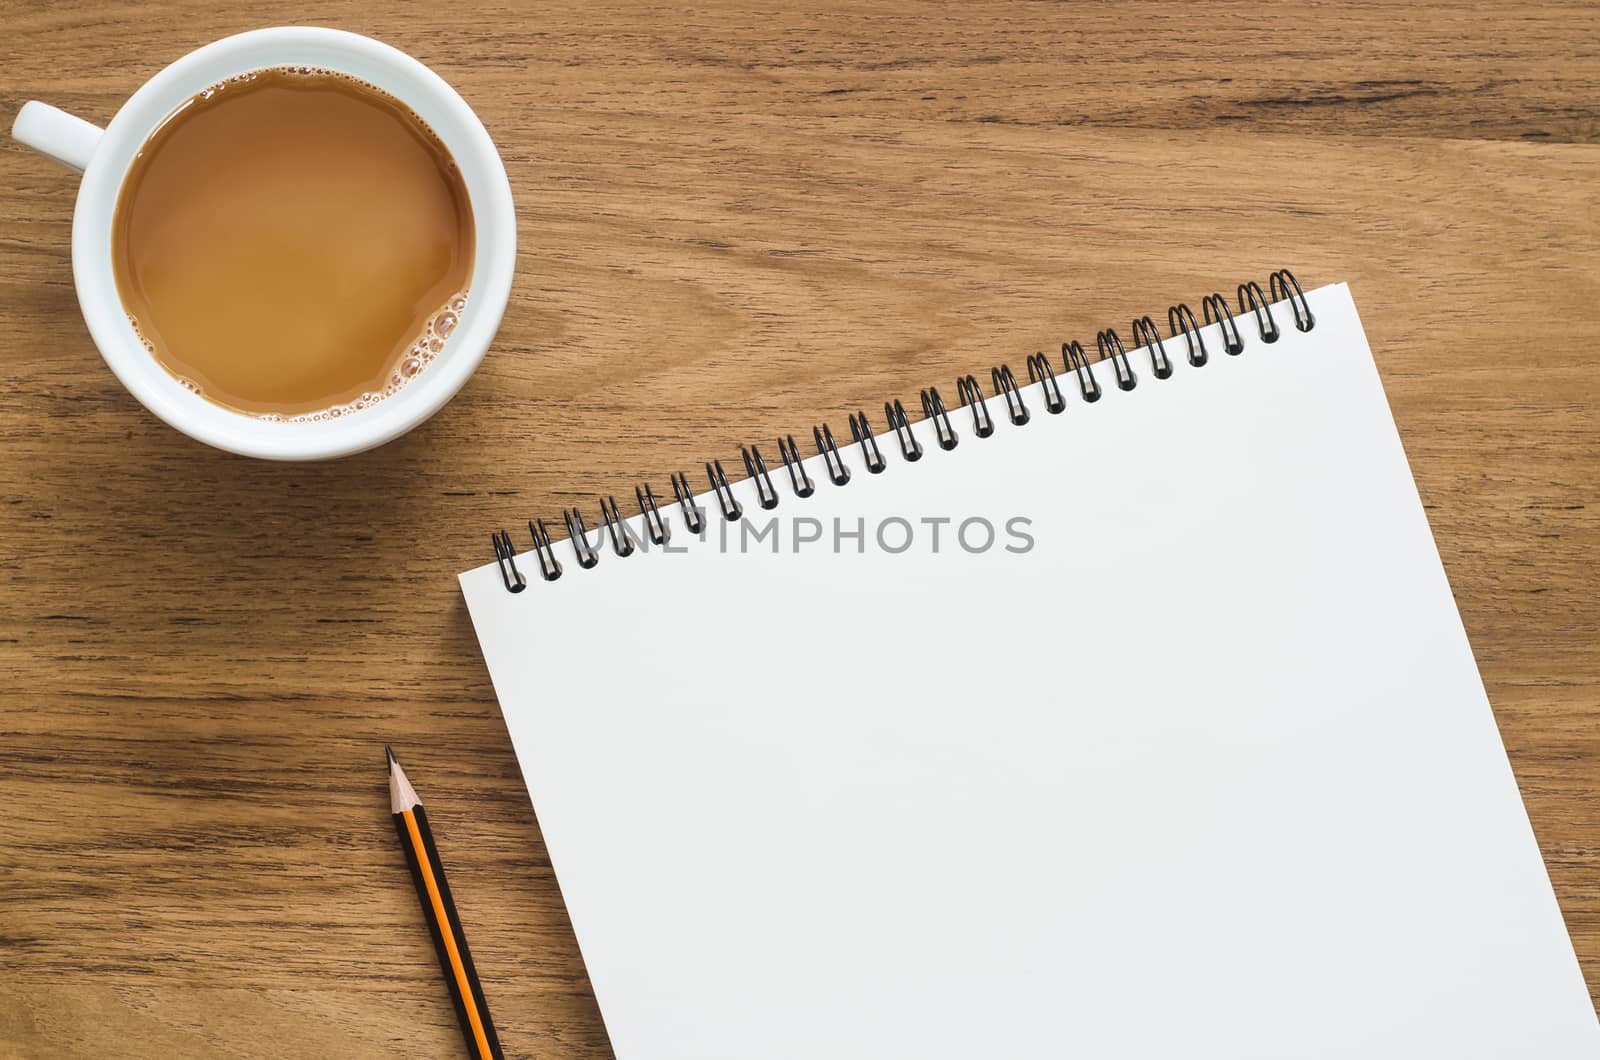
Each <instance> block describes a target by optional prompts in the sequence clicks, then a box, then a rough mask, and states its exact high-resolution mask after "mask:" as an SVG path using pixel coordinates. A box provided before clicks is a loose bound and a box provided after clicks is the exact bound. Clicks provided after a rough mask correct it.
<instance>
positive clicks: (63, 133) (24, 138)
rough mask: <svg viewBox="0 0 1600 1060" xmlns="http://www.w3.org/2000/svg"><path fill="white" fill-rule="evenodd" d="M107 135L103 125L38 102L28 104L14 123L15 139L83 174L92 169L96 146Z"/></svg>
mask: <svg viewBox="0 0 1600 1060" xmlns="http://www.w3.org/2000/svg"><path fill="white" fill-rule="evenodd" d="M104 134H105V130H104V129H102V128H100V126H98V125H91V124H89V123H88V122H86V121H84V120H83V119H82V118H76V117H73V116H72V115H71V114H68V113H67V112H66V111H64V110H60V109H58V108H56V107H52V106H50V104H48V103H40V102H39V101H38V100H29V101H28V102H26V103H24V104H23V105H22V109H21V110H20V111H18V112H17V120H16V121H15V122H13V123H12V124H11V138H12V139H13V140H16V141H17V142H18V143H21V144H26V145H27V146H29V147H31V148H33V149H34V150H35V151H37V152H39V153H40V154H41V155H45V156H47V157H49V158H53V159H55V160H56V161H57V162H60V163H61V164H62V165H64V166H66V167H68V168H69V169H75V170H77V171H78V172H79V173H82V172H83V171H84V170H85V169H87V168H89V159H90V158H92V157H93V156H94V149H95V145H96V144H98V143H99V142H100V137H101V136H103V135H104Z"/></svg>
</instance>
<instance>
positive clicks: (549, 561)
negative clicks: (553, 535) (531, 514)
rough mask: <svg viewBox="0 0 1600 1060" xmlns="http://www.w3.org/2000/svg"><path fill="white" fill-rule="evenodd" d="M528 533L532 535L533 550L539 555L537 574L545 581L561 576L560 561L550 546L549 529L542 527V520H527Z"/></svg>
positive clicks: (551, 580)
mask: <svg viewBox="0 0 1600 1060" xmlns="http://www.w3.org/2000/svg"><path fill="white" fill-rule="evenodd" d="M528 533H530V534H532V535H533V551H534V553H535V554H537V555H538V557H539V574H540V575H541V576H542V577H543V578H544V580H545V581H547V582H553V581H555V580H556V579H557V578H559V577H561V561H560V560H558V559H556V550H555V549H554V548H551V547H550V531H548V530H546V529H545V528H544V520H543V519H530V520H528Z"/></svg>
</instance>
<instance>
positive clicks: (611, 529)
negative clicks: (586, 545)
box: [600, 497, 644, 558]
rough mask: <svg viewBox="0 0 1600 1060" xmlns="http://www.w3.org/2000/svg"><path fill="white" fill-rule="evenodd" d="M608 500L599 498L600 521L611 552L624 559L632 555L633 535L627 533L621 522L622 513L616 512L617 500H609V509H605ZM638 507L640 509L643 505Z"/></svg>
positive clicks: (623, 523)
mask: <svg viewBox="0 0 1600 1060" xmlns="http://www.w3.org/2000/svg"><path fill="white" fill-rule="evenodd" d="M607 499H608V498H605V497H602V498H600V521H601V522H603V523H605V524H606V534H607V535H609V536H610V538H611V551H613V552H615V553H616V554H617V555H618V556H621V557H623V558H626V557H628V556H631V555H633V535H632V534H630V533H629V532H628V524H627V523H625V522H623V521H622V513H621V512H620V511H618V510H617V499H616V498H615V497H611V498H609V500H610V501H611V507H609V508H608V507H606V500H607ZM639 507H640V508H641V509H642V508H643V507H644V505H643V504H640V505H639Z"/></svg>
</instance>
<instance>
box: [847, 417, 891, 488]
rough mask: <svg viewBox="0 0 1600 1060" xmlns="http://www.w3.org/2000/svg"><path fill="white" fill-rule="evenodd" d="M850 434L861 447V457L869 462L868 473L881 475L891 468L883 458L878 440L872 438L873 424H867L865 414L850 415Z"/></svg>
mask: <svg viewBox="0 0 1600 1060" xmlns="http://www.w3.org/2000/svg"><path fill="white" fill-rule="evenodd" d="M850 433H851V435H853V436H854V437H855V440H856V444H857V445H859V446H860V447H861V455H862V456H864V457H866V460H867V473H868V474H871V475H877V474H881V473H882V472H883V469H884V468H886V467H888V466H889V461H887V460H885V459H884V458H883V451H882V450H881V449H879V448H878V439H876V438H874V437H873V436H872V424H871V423H868V422H867V414H866V413H865V412H855V413H851V415H850Z"/></svg>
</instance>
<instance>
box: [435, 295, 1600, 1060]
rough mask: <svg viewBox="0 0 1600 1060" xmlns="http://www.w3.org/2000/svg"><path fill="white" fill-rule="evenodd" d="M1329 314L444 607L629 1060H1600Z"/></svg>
mask: <svg viewBox="0 0 1600 1060" xmlns="http://www.w3.org/2000/svg"><path fill="white" fill-rule="evenodd" d="M1310 305H1311V306H1312V308H1313V310H1314V311H1315V313H1316V318H1317V319H1316V326H1315V328H1314V329H1313V330H1312V331H1310V332H1309V333H1305V334H1302V333H1300V332H1297V331H1296V330H1295V329H1294V327H1293V325H1292V323H1291V315H1290V313H1289V308H1288V306H1287V304H1280V305H1278V306H1277V307H1276V314H1277V319H1278V321H1279V323H1280V324H1281V325H1283V331H1284V336H1283V338H1282V339H1281V340H1280V341H1278V342H1277V343H1275V344H1271V345H1268V344H1265V343H1263V342H1262V341H1261V340H1260V338H1259V337H1258V335H1257V332H1256V329H1255V326H1254V324H1253V322H1252V321H1251V320H1250V318H1248V317H1243V318H1240V326H1241V329H1242V330H1243V333H1244V336H1245V339H1246V348H1245V350H1244V352H1243V353H1242V354H1240V355H1239V356H1228V355H1226V354H1224V353H1223V352H1222V351H1221V345H1222V344H1221V341H1220V336H1219V335H1218V334H1217V332H1216V331H1215V329H1208V330H1207V331H1206V332H1205V336H1206V341H1207V345H1208V347H1209V348H1210V351H1211V361H1210V363H1209V364H1207V365H1205V366H1204V367H1199V368H1195V367H1191V366H1190V365H1189V364H1187V363H1186V362H1185V357H1184V349H1183V346H1184V344H1183V342H1182V340H1178V341H1176V342H1174V341H1172V340H1169V341H1168V342H1167V350H1168V352H1169V354H1170V355H1171V357H1172V360H1173V361H1174V363H1175V365H1176V368H1175V371H1174V373H1173V375H1172V377H1171V378H1169V379H1166V380H1160V379H1157V378H1155V376H1154V374H1153V373H1152V371H1151V368H1150V361H1149V358H1148V355H1147V354H1146V353H1145V352H1144V351H1136V352H1134V353H1133V355H1132V357H1133V365H1134V368H1135V370H1136V371H1137V373H1138V383H1137V386H1136V387H1135V388H1134V389H1133V390H1131V391H1121V390H1118V389H1117V388H1116V387H1115V385H1114V383H1113V378H1114V377H1113V374H1112V371H1111V365H1110V364H1109V363H1102V364H1100V365H1097V366H1096V369H1097V374H1098V378H1099V381H1100V383H1101V385H1102V387H1103V388H1104V390H1105V394H1104V397H1103V398H1102V399H1101V400H1099V401H1097V402H1094V403H1087V402H1085V401H1083V400H1082V399H1081V397H1080V396H1079V393H1078V390H1077V387H1076V385H1075V383H1074V382H1073V379H1072V377H1071V376H1070V375H1064V376H1062V377H1061V384H1062V388H1063V389H1064V390H1065V391H1066V392H1067V396H1068V403H1067V408H1066V410H1065V411H1064V412H1063V413H1061V414H1060V415H1050V414H1049V413H1047V412H1046V411H1045V408H1044V401H1043V398H1042V395H1041V393H1040V391H1039V388H1038V387H1030V388H1025V389H1024V391H1023V397H1024V399H1025V400H1026V403H1027V405H1028V407H1029V410H1030V412H1031V415H1032V419H1031V422H1029V423H1028V424H1026V425H1025V426H1013V425H1012V424H1011V423H1010V421H1009V420H1008V419H1007V417H1006V415H1005V411H1004V404H1003V403H1002V402H1000V401H998V400H996V399H995V398H994V397H993V396H991V398H990V400H989V405H988V407H989V409H990V412H991V414H992V415H993V416H994V418H995V420H996V430H995V433H994V434H993V436H992V437H989V438H979V437H977V436H976V435H975V434H974V432H973V429H972V421H971V415H970V410H967V409H961V408H952V409H951V419H952V421H953V423H954V425H955V427H956V430H957V431H958V432H959V434H960V441H959V444H958V445H957V447H956V448H955V449H954V450H950V451H945V450H941V449H940V448H938V446H937V445H936V444H935V443H934V435H933V430H932V425H931V424H930V423H928V422H927V421H923V422H920V423H918V424H917V425H916V427H915V434H916V437H917V438H918V439H919V440H920V441H921V444H922V445H923V447H924V449H925V450H926V452H925V455H924V456H923V457H922V459H921V460H919V461H917V462H915V463H911V462H908V461H907V460H905V459H904V458H903V456H902V455H901V452H900V449H899V446H898V445H897V444H896V443H895V440H894V436H893V435H886V436H883V437H881V438H880V440H879V445H880V446H881V447H882V449H883V453H884V456H885V458H886V459H887V461H888V465H889V466H888V468H887V470H886V471H884V472H883V473H882V474H879V475H871V474H868V473H867V471H866V469H865V466H864V461H863V459H862V454H861V452H860V449H859V447H857V446H856V445H854V444H851V445H849V446H848V448H847V449H846V448H845V445H844V441H845V440H847V439H848V438H849V431H848V428H847V427H846V429H845V430H844V432H843V438H842V439H841V449H845V454H844V459H845V462H846V463H847V464H848V465H849V467H850V468H851V471H852V478H851V481H850V482H849V483H848V484H847V485H844V486H835V485H833V484H832V483H831V482H829V481H828V479H827V476H826V473H825V469H824V468H823V466H822V464H821V461H820V460H818V459H816V458H812V459H810V460H809V461H807V464H806V468H807V470H808V472H809V474H810V477H811V478H812V479H813V480H814V481H815V482H816V483H817V489H816V493H815V495H814V496H812V497H810V498H807V499H800V498H797V497H795V496H794V493H793V490H792V489H791V487H790V484H789V481H788V476H787V475H785V473H784V471H783V468H782V465H781V462H778V463H777V466H776V467H774V469H773V479H774V482H775V484H776V486H777V490H778V493H779V496H780V497H781V498H782V500H781V503H780V504H779V506H778V507H777V509H776V510H774V511H773V512H770V513H769V512H764V511H762V510H760V509H759V508H758V507H757V504H756V492H755V488H754V485H753V484H752V483H751V482H749V481H744V482H739V483H737V484H735V486H734V494H735V495H736V496H737V498H738V499H739V501H740V502H741V503H742V504H743V506H744V509H745V517H746V521H747V523H748V527H745V528H741V526H740V524H738V523H731V524H730V523H726V522H725V521H724V519H723V517H722V516H721V514H720V513H719V512H718V510H717V506H716V503H715V501H714V499H712V498H710V497H703V498H702V499H701V503H702V504H703V505H705V506H706V507H707V508H708V509H709V512H708V518H707V522H708V526H709V528H708V531H707V534H706V536H705V538H704V539H703V540H695V539H694V538H693V537H692V536H691V535H689V534H688V532H687V530H686V529H685V527H684V523H683V519H682V517H681V514H680V513H679V511H678V509H677V507H676V506H675V505H674V506H672V507H671V508H670V509H669V508H668V507H667V506H666V505H665V504H663V509H662V510H663V512H664V513H665V514H667V516H668V518H669V521H670V523H671V525H672V529H673V531H674V532H675V534H674V545H675V546H676V547H678V548H679V549H680V551H677V552H673V553H665V552H663V551H662V550H661V549H659V548H652V549H650V550H649V551H648V552H644V553H636V554H635V555H633V556H630V557H627V558H621V557H618V556H616V555H614V554H613V553H612V551H611V549H610V546H609V545H601V537H602V535H601V534H600V533H599V532H596V533H595V534H594V535H593V540H594V541H595V543H596V544H597V545H599V546H600V548H601V558H600V562H599V565H598V566H596V567H595V568H593V569H590V570H583V569H580V568H579V566H578V564H577V563H576V562H575V561H574V556H573V551H572V548H571V545H570V543H569V542H558V543H557V544H556V546H555V548H556V553H557V555H558V556H559V558H560V559H561V561H562V563H563V565H564V568H565V570H564V573H563V575H562V576H561V577H560V578H559V579H558V580H556V581H554V582H545V581H542V580H540V579H539V578H538V574H537V572H538V564H537V563H536V562H535V559H534V556H533V555H532V554H531V552H530V553H528V554H524V555H522V556H521V557H520V559H519V565H520V566H521V569H522V570H523V571H524V572H525V573H526V574H527V575H528V576H529V581H530V583H531V584H529V586H528V588H527V590H526V591H525V592H522V593H520V594H515V595H513V594H511V593H508V592H507V591H506V590H505V588H504V586H503V585H502V583H501V580H500V575H499V573H498V572H497V570H496V568H495V566H494V565H493V564H489V565H487V566H484V567H482V568H480V569H478V570H474V571H471V572H469V573H468V574H465V575H463V576H462V579H461V581H462V586H463V588H464V590H465V593H466V598H467V602H468V604H469V606H470V609H471V612H472V619H473V622H474V624H475V626H476V628H477V633H478V638H479V640H480V642H481V644H482V647H483V651H484V655H485V656H486V658H487V660H488V664H489V671H490V673H491V675H492V677H493V681H494V686H495V690H496V692H497V694H498V695H499V699H500V703H501V706H502V708H503V710H504V712H505V718H506V723H507V725H508V727H509V729H510V732H511V737H512V739H513V741H514V742H515V744H516V750H517V755H518V758H519V759H520V761H521V765H522V771H523V775H524V776H525V777H526V779H527V783H528V790H529V792H530V794H531V795H532V797H533V804H534V807H535V809H536V811H537V813H538V817H539V822H540V826H541V828H542V829H543V833H544V837H545V841H546V842H547V844H548V846H549V850H550V855H551V857H552V859H553V861H554V864H555V869H556V873H557V876H558V878H559V880H560V883H561V889H562V894H563V895H564V896H565V899H566V902H567V906H568V909H569V910H570V912H571V916H572V923H573V927H574V928H575V930H576V932H577V937H578V941H579V943H580V945H581V947H582V950H583V955H584V960H585V962H586V964H587V966H588V970H589V976H590V978H591V980H592V981H593V983H594V989H595V993H596V995H597V997H598V999H599V1003H600V1006H601V1009H602V1011H603V1013H604V1016H605V1020H606V1026H607V1029H608V1031H609V1033H610V1035H611V1039H612V1043H613V1046H614V1048H615V1050H616V1053H617V1055H618V1056H619V1057H621V1058H622V1060H667V1058H673V1060H678V1058H681V1060H718V1058H727V1060H735V1058H737V1060H759V1058H769V1057H770V1058H778V1057H784V1058H824V1057H826V1058H841V1057H843V1058H851V1057H860V1058H872V1060H882V1058H887V1057H915V1058H918V1060H927V1058H944V1057H950V1058H955V1057H960V1058H963V1060H969V1058H972V1057H979V1056H994V1057H1007V1058H1025V1057H1052V1058H1055V1057H1094V1058H1096V1060H1105V1058H1121V1057H1141V1058H1163V1060H1166V1058H1172V1057H1184V1058H1186V1060H1199V1058H1217V1060H1224V1058H1225V1060H1241V1058H1262V1060H1267V1058H1271V1060H1285V1058H1294V1057H1350V1058H1356V1057H1359V1058H1361V1060H1391V1058H1392V1060H1415V1058H1417V1057H1450V1058H1452V1060H1470V1058H1485V1060H1487V1058H1491V1057H1492V1058H1495V1060H1501V1058H1505V1057H1512V1056H1517V1057H1540V1058H1541V1060H1565V1058H1579V1057H1582V1058H1584V1060H1592V1058H1593V1057H1595V1056H1597V1055H1600V1025H1597V1022H1596V1018H1595V1012H1594V1008H1593V1006H1592V1005H1591V1003H1590V1000H1589V996H1588V992H1587V990H1586V989H1585V986H1584V983H1583V979H1582V976H1581V974H1580V972H1579V969H1578V965H1577V961H1576V959H1575V957H1574V954H1573V950H1572V946H1571V943H1570V941H1569V940H1568V938H1567V935H1566V932H1565V929H1564V927H1563V925H1562V921H1561V915H1560V912H1559V910H1558V909H1557V907H1556V902H1555V898H1554V895H1553V893H1552V891H1551V888H1550V883H1549V880H1548V878H1547V876H1546V874H1545V870H1544V865H1543V863H1542V861H1541V860H1540V856H1539V850H1538V847H1537V846H1536V844H1535V841H1534V836H1533V833H1532V830H1531V828H1530V827H1529V824H1528V819H1527V816H1526V813H1525V812H1524V810H1523V807H1522V803H1521V800H1520V798H1519V797H1518V792H1517V786H1516V782H1515V780H1514V778H1513V776H1512V772H1511V769H1510V766H1509V763H1508V761H1507V759H1506V755H1505V751H1504V749H1503V748H1502V746H1501V743H1500V739H1499V734H1498V732H1497V731H1496V728H1495V723H1494V718H1493V716H1492V714H1491V713H1490V709H1489V703H1488V700H1487V699H1486V697H1485V695H1484V691H1483V685H1482V683H1481V681H1480V679H1479V677H1478V673H1477V669H1476V667H1475V665H1474V663H1473V659H1472V653H1471V650H1470V648H1469V647H1468V644H1467V639H1466V635H1465V633H1464V632H1463V629H1462V626H1461V621H1460V618H1459V616H1458V615H1457V612H1456V608H1455V603H1454V601H1453V599H1452V597H1451V594H1450V588H1449V585H1448V584H1447V583H1446V581H1445V574H1444V570H1443V569H1442V567H1441V566H1440V562H1439V557H1438V553H1437V551H1436V550H1435V548H1434V544H1433V539H1432V537H1431V535H1430V533H1429V530H1428V525H1427V522H1426V519H1425V518H1424V515H1423V511H1422V507H1421V504H1420V503H1419V501H1418V498H1417V492H1416V488H1415V486H1414V485H1413V483H1412V480H1411V475H1410V472H1409V469H1408V468H1407V465H1406V459H1405V455H1404V453H1403V451H1402V450H1401V446H1400V439H1399V437H1398V436H1397V434H1396V432H1395V427H1394V422H1393V420H1392V419H1391V417H1390V414H1389V409H1388V405H1387V403H1386V401H1385V399H1384V395H1383V389H1382V386H1381V385H1380V383H1379V380H1378V374H1377V371H1376V368H1375V367H1374V364H1373V359H1372V355H1371V352H1370V351H1369V350H1368V348H1367V343H1366V340H1365V338H1364V336H1363V334H1362V330H1361V325H1360V321H1359V320H1358V319H1357V316H1356V311H1355V306H1354V303H1353V302H1352V301H1351V298H1350V294H1349V291H1348V289H1347V288H1346V287H1343V286H1335V287H1326V288H1323V289H1321V290H1318V291H1315V292H1312V293H1311V295H1310ZM1021 361H1022V358H1021V357H1020V356H1019V357H1018V358H1017V363H1018V364H1020V363H1021ZM1024 378H1026V376H1024ZM947 399H948V400H949V401H950V404H952V405H955V404H956V402H955V401H954V396H953V395H947ZM842 419H843V417H842V416H841V420H842ZM796 426H798V425H796ZM839 426H840V424H835V432H836V434H837V433H838V429H839ZM796 433H797V434H799V433H800V432H798V431H797V432H796ZM806 433H807V434H808V435H809V430H807V432H806ZM766 449H767V452H766V455H767V456H768V458H769V461H771V458H772V457H773V455H774V454H773V452H772V447H771V446H768V447H766ZM735 462H737V457H736V456H735ZM724 463H725V464H726V463H727V461H724ZM696 477H697V478H701V480H702V481H703V478H702V477H701V476H696ZM773 517H776V518H777V522H776V524H775V528H774V529H773V530H772V531H771V532H770V533H771V536H770V537H768V536H762V537H761V538H760V540H759V541H758V542H757V543H754V544H750V545H749V546H748V547H745V548H740V547H739V544H740V534H741V532H742V533H744V534H745V535H746V536H747V537H748V536H750V535H751V533H752V531H762V530H765V529H766V523H767V521H768V520H769V519H771V518H773ZM938 519H948V520H950V522H948V523H934V522H926V521H925V520H938ZM1014 519H1023V520H1027V521H1028V522H1027V523H1026V524H1012V525H1013V528H1014V529H1020V530H1021V531H1022V532H1023V533H1025V534H1026V535H1027V536H1028V537H1029V538H1031V541H1032V546H1031V547H1027V548H1025V547H1024V542H1023V541H1022V538H1021V535H1019V534H1013V533H1008V532H1007V524H1008V523H1010V522H1011V521H1012V520H1014ZM796 520H800V521H799V522H796ZM834 520H839V521H840V522H839V529H840V530H841V531H842V532H843V533H844V535H845V536H844V537H843V539H842V541H840V544H841V545H842V551H836V550H835V548H834V544H835V542H834V540H833V538H834ZM896 520H904V521H905V525H904V526H902V524H901V523H900V522H897V521H896ZM969 520H988V522H989V524H990V525H992V526H994V528H995V541H994V544H993V546H992V547H989V548H987V549H984V548H980V547H979V546H981V545H983V544H984V543H985V539H986V534H985V532H984V531H983V523H981V522H968V523H967V534H966V536H965V543H966V546H967V547H963V546H962V539H961V537H960V534H959V528H960V526H961V525H962V524H963V522H967V521H969ZM630 526H631V527H632V528H633V530H634V532H635V533H639V534H642V529H641V525H640V521H639V519H638V518H637V517H636V518H635V519H634V520H633V521H632V522H631V523H630ZM858 526H859V528H860V529H861V530H863V531H864V533H863V536H862V538H860V539H859V544H858V539H856V538H854V537H852V536H849V535H850V534H851V533H852V532H853V531H855V530H856V529H857V528H858ZM935 528H937V529H938V530H939V531H940V532H939V534H938V538H937V546H936V545H935V541H934V537H933V534H932V533H931V532H930V531H931V530H933V529H935ZM880 530H882V531H883V536H882V538H881V540H880V538H879V531H880ZM908 530H909V531H910V533H909V535H908V533H907V531H908ZM818 532H820V534H821V537H822V539H821V540H820V541H807V540H805V539H808V538H811V537H813V536H814V534H816V533H818ZM908 536H909V537H910V545H909V547H908V548H905V549H904V550H903V551H901V550H900V549H901V546H902V545H903V544H905V543H906V539H907V537H908ZM797 538H798V539H801V540H800V543H799V544H798V546H797V545H796V539H797ZM1007 545H1010V546H1012V548H1016V549H1021V551H1009V550H1008V549H1007V547H1006V546H1007ZM858 548H859V551H858ZM969 548H970V549H971V551H969V550H968V549H969Z"/></svg>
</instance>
